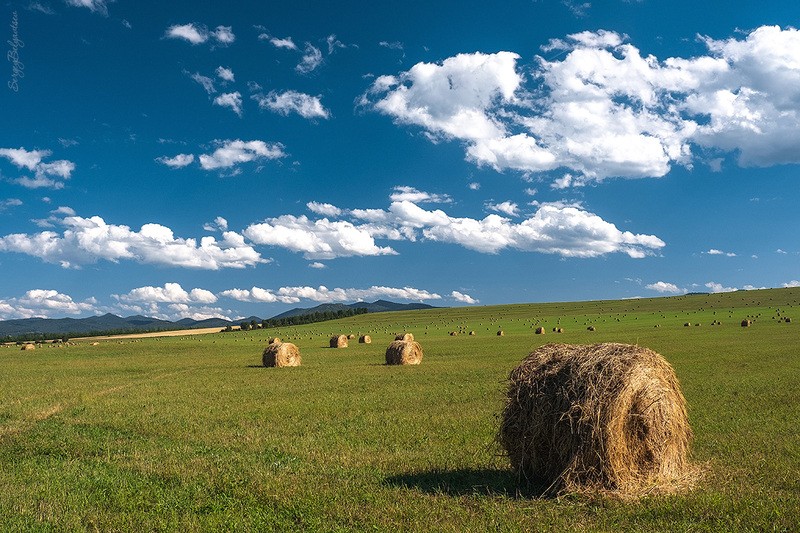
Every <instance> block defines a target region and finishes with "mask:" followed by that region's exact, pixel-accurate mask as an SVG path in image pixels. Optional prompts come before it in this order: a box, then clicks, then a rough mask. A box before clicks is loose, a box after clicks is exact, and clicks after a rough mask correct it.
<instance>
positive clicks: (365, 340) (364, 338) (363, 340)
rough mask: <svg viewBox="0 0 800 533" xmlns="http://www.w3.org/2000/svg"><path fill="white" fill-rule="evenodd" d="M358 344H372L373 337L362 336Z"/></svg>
mask: <svg viewBox="0 0 800 533" xmlns="http://www.w3.org/2000/svg"><path fill="white" fill-rule="evenodd" d="M358 342H360V343H361V344H372V337H370V336H369V335H361V336H360V337H359V338H358Z"/></svg>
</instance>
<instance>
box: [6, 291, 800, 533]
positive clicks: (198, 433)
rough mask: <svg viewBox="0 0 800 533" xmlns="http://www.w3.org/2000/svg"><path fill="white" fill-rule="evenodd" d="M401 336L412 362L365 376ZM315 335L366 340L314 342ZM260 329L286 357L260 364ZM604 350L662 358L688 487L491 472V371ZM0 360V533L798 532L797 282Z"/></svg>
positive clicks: (12, 351)
mask: <svg viewBox="0 0 800 533" xmlns="http://www.w3.org/2000/svg"><path fill="white" fill-rule="evenodd" d="M747 316H750V317H752V318H753V319H754V322H753V325H752V326H751V327H749V328H742V327H741V326H740V323H741V321H742V319H744V318H746V317H747ZM783 317H790V318H791V319H792V322H791V323H786V322H784V321H782V320H780V319H782V318H783ZM717 321H718V322H721V324H720V325H712V322H717ZM687 322H689V323H691V324H692V325H691V327H686V326H684V324H685V323H687ZM698 324H699V325H698ZM539 325H542V326H544V327H545V328H546V331H547V333H546V334H545V335H534V328H535V327H536V326H539ZM589 325H594V326H595V328H596V331H588V330H587V327H588V326H589ZM556 326H560V327H563V328H564V333H561V334H556V333H553V332H552V329H553V328H554V327H556ZM656 326H658V327H656ZM459 327H463V328H465V330H466V331H470V330H474V331H475V332H476V335H475V336H469V335H466V334H460V335H458V336H456V337H452V336H450V335H449V334H448V333H449V332H450V331H454V330H458V329H459ZM498 329H502V330H503V331H504V333H505V335H504V336H502V337H500V336H497V335H496V333H497V331H498ZM401 331H410V332H412V333H413V334H414V335H415V337H416V339H417V340H418V341H419V342H420V343H421V344H422V346H423V348H424V351H425V355H424V359H423V361H422V364H421V365H420V366H418V367H388V366H386V365H384V364H383V360H384V351H385V349H386V346H387V345H388V344H389V342H390V341H391V340H392V339H393V338H394V333H396V332H401ZM334 333H337V334H338V333H344V334H349V333H354V334H358V333H366V334H369V335H371V336H372V340H373V343H372V344H370V345H365V344H358V342H357V340H352V341H350V346H349V347H348V348H345V349H331V348H328V347H327V346H328V339H329V336H330V335H331V334H334ZM275 335H277V336H279V337H281V338H282V339H283V340H285V341H289V342H293V343H295V344H296V345H297V346H298V347H299V348H300V350H301V352H302V357H303V365H302V366H301V367H298V368H282V369H274V368H264V367H262V366H261V352H262V350H263V348H264V347H265V345H266V340H267V339H268V338H269V337H272V336H275ZM608 341H613V342H624V343H631V344H640V345H642V346H646V347H649V348H651V349H653V350H655V351H657V352H658V353H660V354H662V355H663V356H664V357H665V358H666V359H667V360H668V361H669V362H670V363H671V364H672V365H673V367H674V368H675V371H676V373H677V375H678V378H679V380H680V382H681V385H682V388H683V392H684V395H685V396H686V399H687V402H688V404H689V416H690V422H691V425H692V428H693V430H694V432H695V440H694V445H693V457H694V460H695V461H696V462H697V463H700V464H702V465H703V466H704V468H705V475H704V477H703V478H702V480H701V481H700V483H699V485H698V487H697V488H696V489H695V490H693V491H692V492H689V493H687V494H682V495H673V496H650V497H645V498H643V499H641V500H638V501H620V500H615V499H611V498H592V497H586V496H578V495H566V496H562V497H560V498H551V499H546V498H539V497H537V495H536V494H530V493H528V491H526V490H525V487H523V486H518V485H517V483H516V480H515V479H514V477H513V476H512V474H511V473H510V471H509V469H508V464H507V461H506V460H505V459H504V458H503V457H502V454H501V451H500V450H499V449H498V447H497V446H496V445H495V444H494V442H493V439H494V434H495V432H496V430H497V426H498V420H497V417H498V415H499V413H500V411H501V408H502V403H501V402H502V396H503V390H504V379H505V378H506V377H507V375H508V373H509V371H510V370H511V369H512V368H513V367H514V366H515V365H516V364H517V363H518V362H519V361H520V360H521V359H522V358H523V357H525V356H526V355H527V354H528V353H529V352H530V351H531V350H533V349H534V348H536V347H538V346H540V345H541V344H544V343H546V342H567V343H594V342H608ZM0 363H1V364H2V372H0V524H2V525H0V530H3V531H72V530H90V531H91V530H97V531H130V530H141V531H175V530H181V531H292V530H309V531H353V530H355V531H415V530H417V531H543V530H555V531H586V530H594V531H624V530H629V531H798V530H800V288H798V289H775V290H761V291H748V292H735V293H728V294H714V295H687V296H682V297H675V298H658V299H642V300H623V301H597V302H582V303H563V304H562V303H558V304H525V305H506V306H495V307H468V308H454V309H433V310H426V311H414V312H408V313H382V314H368V315H361V316H356V317H351V318H347V319H342V320H338V321H333V322H324V323H317V324H310V325H306V326H298V327H294V328H282V329H279V330H275V329H273V330H256V331H252V332H232V333H220V334H209V335H198V336H191V337H171V338H167V337H165V338H147V339H137V340H130V339H126V340H122V341H118V340H106V341H101V342H100V344H99V345H98V346H92V345H91V343H90V341H89V340H87V341H85V342H79V343H77V345H75V346H69V347H64V348H56V347H44V348H39V349H37V350H35V351H30V352H26V351H20V350H19V347H16V346H13V347H0Z"/></svg>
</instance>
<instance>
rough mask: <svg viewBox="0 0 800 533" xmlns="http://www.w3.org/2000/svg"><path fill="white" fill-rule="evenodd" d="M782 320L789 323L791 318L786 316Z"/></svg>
mask: <svg viewBox="0 0 800 533" xmlns="http://www.w3.org/2000/svg"><path fill="white" fill-rule="evenodd" d="M783 321H784V322H786V323H787V324H789V323H791V321H792V319H791V318H789V317H788V316H787V317H786V318H784V319H783Z"/></svg>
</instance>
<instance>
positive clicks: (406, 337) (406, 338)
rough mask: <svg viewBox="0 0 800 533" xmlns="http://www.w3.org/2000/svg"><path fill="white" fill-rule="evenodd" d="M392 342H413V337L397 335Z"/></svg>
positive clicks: (409, 334)
mask: <svg viewBox="0 0 800 533" xmlns="http://www.w3.org/2000/svg"><path fill="white" fill-rule="evenodd" d="M394 340H396V341H413V340H414V335H413V334H411V333H398V334H397V335H395V336H394Z"/></svg>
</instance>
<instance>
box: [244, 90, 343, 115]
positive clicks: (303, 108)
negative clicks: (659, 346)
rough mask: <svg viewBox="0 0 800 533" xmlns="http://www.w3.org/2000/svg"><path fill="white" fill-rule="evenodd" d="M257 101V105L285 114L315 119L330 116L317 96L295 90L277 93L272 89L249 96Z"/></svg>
mask: <svg viewBox="0 0 800 533" xmlns="http://www.w3.org/2000/svg"><path fill="white" fill-rule="evenodd" d="M251 98H252V99H253V100H255V101H256V102H258V107H260V108H261V109H268V110H270V111H273V112H275V113H279V114H281V115H284V116H287V115H289V114H291V113H296V114H298V115H300V116H301V117H303V118H307V119H315V118H324V119H327V118H329V117H330V111H328V110H327V109H325V106H323V105H322V101H321V99H320V97H319V96H311V95H308V94H305V93H301V92H297V91H285V92H282V93H279V92H277V91H272V92H270V93H269V94H267V95H261V94H254V95H253V96H252V97H251Z"/></svg>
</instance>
